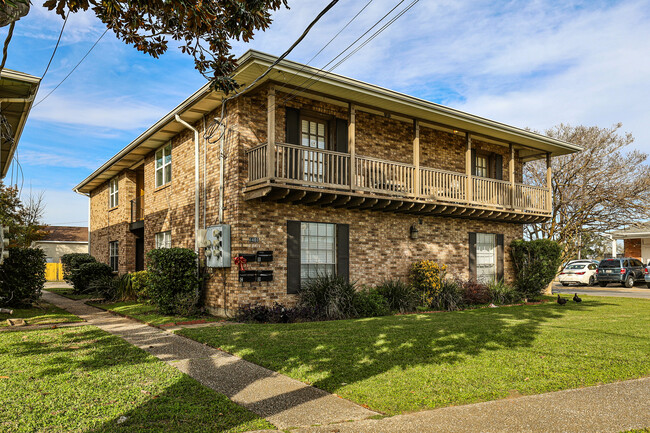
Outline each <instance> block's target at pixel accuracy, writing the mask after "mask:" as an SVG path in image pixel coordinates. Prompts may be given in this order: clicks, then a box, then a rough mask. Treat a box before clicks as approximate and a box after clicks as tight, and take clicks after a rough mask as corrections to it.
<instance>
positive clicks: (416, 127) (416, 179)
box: [413, 119, 420, 198]
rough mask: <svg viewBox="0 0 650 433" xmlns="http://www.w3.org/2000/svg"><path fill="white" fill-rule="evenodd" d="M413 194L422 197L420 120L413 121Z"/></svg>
mask: <svg viewBox="0 0 650 433" xmlns="http://www.w3.org/2000/svg"><path fill="white" fill-rule="evenodd" d="M413 166H414V167H415V173H414V174H413V195H414V196H415V198H418V197H420V122H419V121H418V120H417V119H415V120H414V121H413Z"/></svg>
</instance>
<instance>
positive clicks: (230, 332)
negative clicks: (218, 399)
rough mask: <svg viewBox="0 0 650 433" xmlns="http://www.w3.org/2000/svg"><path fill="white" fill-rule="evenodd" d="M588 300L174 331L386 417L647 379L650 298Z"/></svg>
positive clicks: (648, 366)
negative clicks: (510, 397) (560, 303)
mask: <svg viewBox="0 0 650 433" xmlns="http://www.w3.org/2000/svg"><path fill="white" fill-rule="evenodd" d="M583 299H584V301H583V302H582V303H581V304H576V303H574V302H570V303H569V304H567V305H566V306H564V307H562V306H559V305H557V304H556V303H546V304H542V305H531V306H516V307H502V308H486V309H478V310H468V311H459V312H451V313H434V314H412V315H404V316H389V317H380V318H370V319H358V320H344V321H343V320H342V321H332V322H312V323H297V324H280V325H254V324H246V325H232V326H224V327H216V328H201V329H183V330H181V331H179V333H180V334H182V335H185V336H187V337H190V338H193V339H195V340H198V341H200V342H204V343H208V344H210V345H212V346H214V347H218V348H220V349H222V350H225V351H227V352H231V353H234V354H236V355H238V356H240V357H242V358H244V359H247V360H249V361H252V362H254V363H256V364H259V365H263V366H265V367H267V368H269V369H271V370H275V371H279V372H281V373H284V374H286V375H288V376H291V377H294V378H296V379H299V380H302V381H304V382H307V383H310V384H312V385H314V386H317V387H319V388H322V389H325V390H327V391H330V392H333V393H336V394H338V395H340V396H342V397H344V398H347V399H350V400H352V401H355V402H357V403H359V404H365V405H368V406H369V407H370V408H372V409H375V410H378V411H381V412H383V413H386V414H391V415H392V414H397V413H403V412H410V411H417V410H423V409H430V408H436V407H441V406H448V405H457V404H465V403H472V402H478V401H486V400H494V399H500V398H505V397H509V396H517V395H521V394H537V393H542V392H548V391H556V390H561V389H569V388H577V387H583V386H589V385H596V384H599V383H606V382H613V381H617V380H623V379H630V378H636V377H641V376H648V375H650V359H649V358H648V353H650V314H648V312H649V311H650V301H647V300H640V299H625V298H596V297H588V296H584V297H583Z"/></svg>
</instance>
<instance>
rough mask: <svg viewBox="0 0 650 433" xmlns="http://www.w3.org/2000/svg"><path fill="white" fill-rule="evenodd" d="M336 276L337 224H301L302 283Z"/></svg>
mask: <svg viewBox="0 0 650 433" xmlns="http://www.w3.org/2000/svg"><path fill="white" fill-rule="evenodd" d="M335 274H336V224H325V223H305V222H303V223H300V281H301V283H304V282H306V281H308V280H310V279H312V278H316V277H318V276H322V275H335Z"/></svg>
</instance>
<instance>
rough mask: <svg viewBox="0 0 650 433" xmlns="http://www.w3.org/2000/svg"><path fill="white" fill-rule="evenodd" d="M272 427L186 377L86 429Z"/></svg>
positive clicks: (182, 432)
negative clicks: (133, 406)
mask: <svg viewBox="0 0 650 433" xmlns="http://www.w3.org/2000/svg"><path fill="white" fill-rule="evenodd" d="M268 428H272V426H271V425H270V424H268V423H267V422H266V421H265V420H263V419H261V418H259V417H258V416H257V415H255V414H253V413H252V412H249V411H248V410H246V409H244V408H242V407H240V406H237V405H235V404H234V403H232V402H231V401H230V400H228V398H226V397H224V396H223V395H220V394H218V393H216V392H215V391H213V390H211V389H208V388H205V387H203V386H201V385H200V384H198V383H197V382H196V381H195V380H194V379H192V378H191V377H188V376H185V375H184V376H183V377H181V378H180V379H179V380H178V381H176V382H175V383H174V384H173V385H171V386H168V387H167V388H165V390H164V392H162V393H160V394H158V395H152V396H150V397H149V399H148V400H147V401H146V402H144V403H142V404H140V405H138V406H137V407H135V408H133V409H131V410H128V411H125V412H123V413H121V414H120V415H119V416H115V417H114V418H113V419H111V420H110V421H106V422H104V423H103V424H102V425H100V426H98V427H95V428H93V429H91V430H86V431H87V432H93V433H108V432H136V431H137V432H152V433H153V432H174V433H177V432H178V433H185V432H187V433H190V432H192V433H193V432H245V431H249V430H261V429H268Z"/></svg>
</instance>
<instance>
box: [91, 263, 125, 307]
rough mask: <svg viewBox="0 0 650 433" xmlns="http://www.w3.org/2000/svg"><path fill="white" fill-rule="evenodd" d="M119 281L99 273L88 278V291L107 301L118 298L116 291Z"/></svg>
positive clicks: (117, 290)
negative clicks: (97, 275) (94, 276)
mask: <svg viewBox="0 0 650 433" xmlns="http://www.w3.org/2000/svg"><path fill="white" fill-rule="evenodd" d="M86 265H87V264H86ZM86 265H84V266H86ZM120 283H121V282H120V280H119V279H117V278H115V277H113V276H108V275H101V276H99V277H96V278H93V279H91V280H90V282H89V283H88V293H96V294H97V296H99V297H101V298H104V299H106V300H107V301H112V300H114V299H119V297H118V292H119V287H120Z"/></svg>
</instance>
